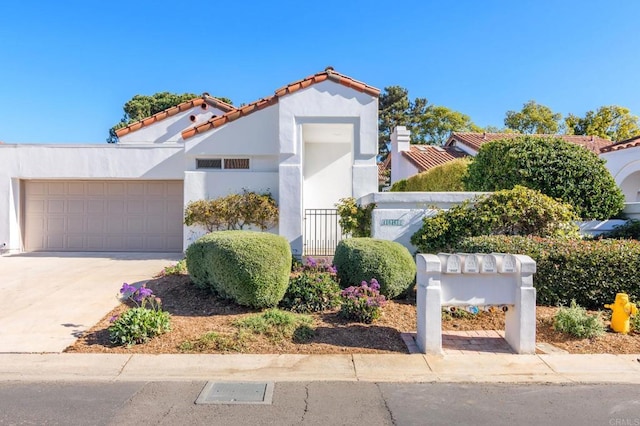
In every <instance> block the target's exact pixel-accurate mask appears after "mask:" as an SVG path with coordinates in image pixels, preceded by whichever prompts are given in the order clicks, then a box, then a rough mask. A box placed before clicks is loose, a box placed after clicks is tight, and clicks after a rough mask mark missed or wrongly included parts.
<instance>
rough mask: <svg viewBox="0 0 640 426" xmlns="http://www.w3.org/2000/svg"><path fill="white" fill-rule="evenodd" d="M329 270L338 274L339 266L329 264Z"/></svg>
mask: <svg viewBox="0 0 640 426" xmlns="http://www.w3.org/2000/svg"><path fill="white" fill-rule="evenodd" d="M327 271H328V272H329V273H330V274H337V273H338V268H336V267H335V266H333V265H329V266H328V267H327Z"/></svg>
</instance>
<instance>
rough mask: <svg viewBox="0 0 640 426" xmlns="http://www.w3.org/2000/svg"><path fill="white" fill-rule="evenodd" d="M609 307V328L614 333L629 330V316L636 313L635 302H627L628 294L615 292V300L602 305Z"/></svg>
mask: <svg viewBox="0 0 640 426" xmlns="http://www.w3.org/2000/svg"><path fill="white" fill-rule="evenodd" d="M604 307H605V308H607V309H611V310H612V311H613V312H612V313H611V329H612V330H613V331H615V332H616V333H622V334H628V333H629V330H630V326H629V318H630V317H632V316H633V315H637V313H638V308H637V307H636V304H635V303H630V302H629V295H628V294H626V293H618V294H616V300H615V302H614V303H613V304H611V305H608V304H607V305H604Z"/></svg>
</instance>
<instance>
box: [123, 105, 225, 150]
mask: <svg viewBox="0 0 640 426" xmlns="http://www.w3.org/2000/svg"><path fill="white" fill-rule="evenodd" d="M222 114H224V112H223V111H221V110H219V109H218V108H213V107H211V106H209V107H208V108H207V109H202V108H201V107H200V106H197V107H194V108H191V109H189V110H186V111H182V112H179V113H178V114H176V115H172V116H171V117H167V118H165V119H163V120H160V121H158V122H155V123H153V124H150V125H148V126H145V127H142V128H141V129H139V130H136V131H135V132H131V133H127V134H126V135H124V136H122V137H121V138H119V142H118V143H121V144H125V145H126V144H139V143H153V144H158V143H165V142H172V143H178V142H179V143H182V142H183V140H182V134H181V133H182V131H183V130H186V129H188V128H190V127H193V126H196V125H198V124H202V123H204V122H206V121H207V120H209V119H210V118H211V117H212V116H213V115H218V116H219V115H222ZM192 115H194V116H195V117H196V120H195V121H191V119H190V117H191V116H192Z"/></svg>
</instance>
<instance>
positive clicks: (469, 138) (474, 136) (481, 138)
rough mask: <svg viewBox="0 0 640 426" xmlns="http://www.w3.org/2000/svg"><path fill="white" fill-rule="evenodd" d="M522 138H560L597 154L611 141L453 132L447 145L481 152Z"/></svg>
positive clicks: (588, 138) (591, 137)
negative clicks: (491, 145)
mask: <svg viewBox="0 0 640 426" xmlns="http://www.w3.org/2000/svg"><path fill="white" fill-rule="evenodd" d="M520 136H535V137H544V138H560V139H563V140H565V141H567V142H572V143H575V144H578V145H581V146H583V147H585V148H587V149H588V150H590V151H593V152H595V153H596V154H599V153H600V150H601V149H602V148H604V147H606V146H608V145H611V141H610V140H608V139H603V138H601V137H598V136H580V135H523V134H520V133H472V132H453V133H452V134H451V136H449V139H448V140H447V143H446V145H452V144H453V142H454V141H456V142H460V143H462V144H464V145H467V146H468V147H469V148H471V149H474V150H476V151H477V150H479V149H480V146H481V145H482V144H484V143H487V142H491V141H495V140H498V139H513V138H517V137H520Z"/></svg>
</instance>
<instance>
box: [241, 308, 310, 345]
mask: <svg viewBox="0 0 640 426" xmlns="http://www.w3.org/2000/svg"><path fill="white" fill-rule="evenodd" d="M233 325H235V326H237V327H239V328H241V329H246V330H249V331H251V332H253V333H254V334H261V335H263V336H266V337H268V338H270V339H272V340H275V341H278V340H282V339H291V338H292V337H294V336H297V337H302V336H306V337H311V336H312V335H313V329H312V327H311V326H312V325H313V320H312V319H311V317H309V316H307V315H301V314H293V313H291V312H287V311H281V310H279V309H269V310H267V311H265V312H263V313H261V314H255V315H251V316H248V317H245V318H242V319H239V320H237V321H235V322H234V323H233Z"/></svg>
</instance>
